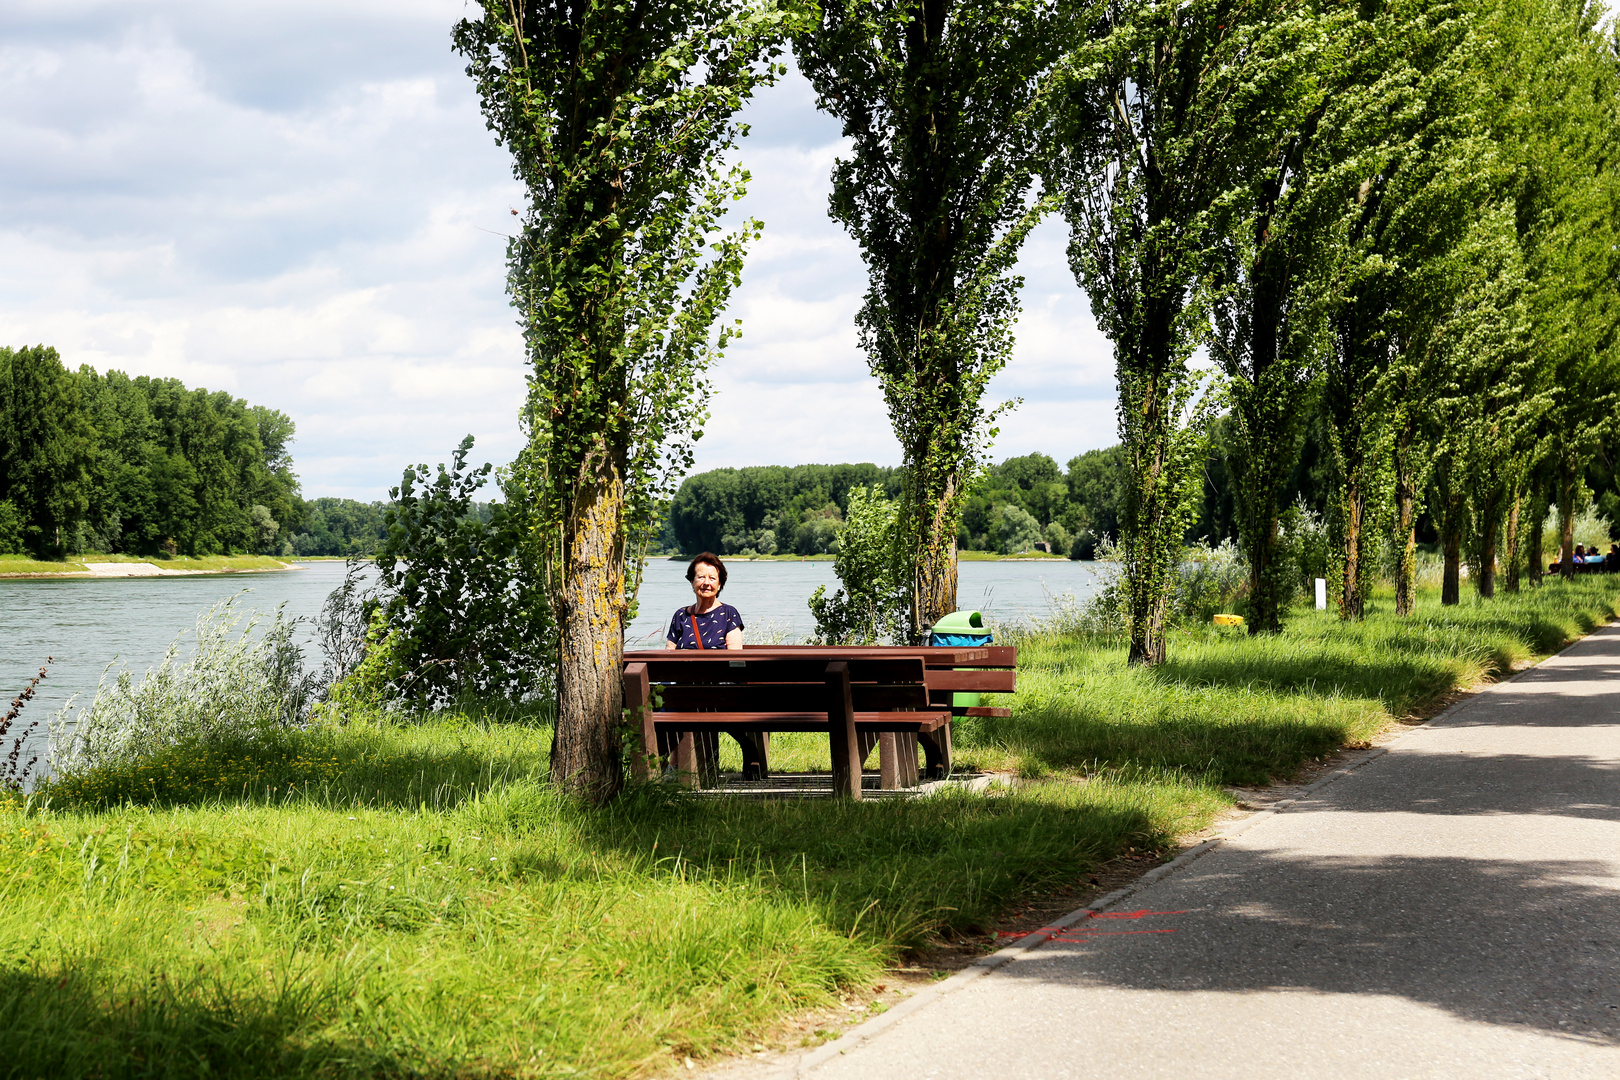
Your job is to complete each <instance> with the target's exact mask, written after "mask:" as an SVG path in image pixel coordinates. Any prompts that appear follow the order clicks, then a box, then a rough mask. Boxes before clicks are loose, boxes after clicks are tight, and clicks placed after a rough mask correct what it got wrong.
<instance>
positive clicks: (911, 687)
mask: <svg viewBox="0 0 1620 1080" xmlns="http://www.w3.org/2000/svg"><path fill="white" fill-rule="evenodd" d="M849 689H850V695H851V698H852V700H853V701H854V703H855V711H856V712H895V711H898V710H900V709H926V708H928V705H929V702H928V688H927V687H925V686H924V685H922V684H921V683H910V684H902V685H883V684H878V683H851V684H850V688H849ZM661 693H662V697H663V703H664V707H665V708H667V709H674V710H677V711H686V712H693V711H698V710H701V709H720V710H722V711H724V712H805V711H819V710H825V709H826V707H827V706H826V700H827V688H826V686H825V685H824V684H822V683H750V684H748V685H746V686H701V685H678V684H677V685H671V686H665V687H663V688H662V691H661Z"/></svg>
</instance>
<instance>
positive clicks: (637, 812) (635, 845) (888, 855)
mask: <svg viewBox="0 0 1620 1080" xmlns="http://www.w3.org/2000/svg"><path fill="white" fill-rule="evenodd" d="M1067 787H1068V788H1069V790H1068V791H1063V790H1061V789H1060V788H1058V787H1057V786H1055V785H1054V786H1052V787H1050V788H1048V789H1044V790H1042V791H1037V792H1035V793H1033V794H1013V795H1006V796H1000V797H996V798H986V797H984V796H981V795H970V794H963V795H960V796H951V795H943V796H932V797H928V798H916V799H893V800H883V801H871V802H860V803H856V802H852V801H849V800H843V799H796V800H781V801H755V800H742V799H734V800H722V799H713V800H709V799H705V800H697V799H691V798H683V797H679V796H677V797H674V798H671V797H669V796H668V795H665V794H662V793H659V792H657V791H649V792H646V793H640V794H637V793H632V794H630V795H629V796H628V797H626V798H624V799H622V800H621V801H620V803H618V804H616V805H615V806H613V807H610V808H608V809H607V810H605V811H602V812H599V813H597V814H593V815H590V816H588V817H586V818H585V819H584V820H583V822H582V823H581V834H580V837H581V841H582V842H583V843H584V844H586V845H588V846H590V847H592V848H595V849H597V850H601V851H611V852H615V853H617V854H618V855H620V856H622V857H623V858H625V859H627V860H629V861H631V862H634V861H636V860H638V859H640V860H645V861H647V862H651V863H654V864H655V869H656V870H657V871H659V872H670V873H677V872H678V873H687V874H689V873H698V874H701V875H705V876H715V877H719V878H728V877H730V876H732V875H737V874H742V875H745V876H748V877H750V878H752V879H754V880H756V881H757V882H759V883H760V885H761V886H762V887H766V888H774V889H780V890H782V891H783V892H784V893H786V894H789V895H793V896H802V897H803V898H805V899H807V900H809V901H810V902H812V903H814V904H816V905H817V906H818V907H819V908H820V909H821V910H822V911H823V912H824V913H825V915H826V917H827V918H828V919H829V921H830V922H831V923H832V924H833V925H834V926H836V927H838V929H840V930H841V931H843V932H847V933H855V932H861V933H863V934H871V935H872V937H873V938H874V939H875V940H877V941H879V942H882V943H884V944H886V945H888V946H891V947H900V948H910V947H918V946H921V945H922V944H924V942H925V941H926V939H927V938H928V937H929V936H931V935H933V934H937V933H942V932H943V933H958V932H959V933H974V932H977V931H979V930H981V929H982V928H983V927H985V926H987V925H989V924H990V923H991V922H993V920H994V919H995V917H996V916H997V915H998V914H999V913H1000V912H1001V911H1002V910H1003V909H1004V908H1005V907H1006V905H1007V904H1008V903H1009V902H1011V901H1012V900H1013V899H1015V898H1017V897H1019V896H1022V895H1027V894H1029V893H1032V892H1036V891H1040V890H1046V889H1050V888H1053V887H1055V886H1058V885H1072V884H1073V883H1074V882H1075V880H1076V879H1077V877H1079V875H1080V874H1081V873H1082V872H1084V871H1086V870H1087V869H1089V868H1090V867H1092V866H1094V865H1096V864H1097V863H1098V862H1100V861H1103V860H1106V859H1108V858H1111V857H1113V856H1114V855H1115V854H1117V853H1118V852H1119V851H1121V850H1123V849H1124V848H1125V847H1127V846H1136V847H1140V848H1148V849H1151V848H1155V847H1163V846H1165V845H1167V844H1169V843H1170V841H1171V839H1172V834H1173V832H1174V823H1172V822H1170V821H1168V820H1166V819H1164V818H1157V819H1156V818H1155V815H1154V814H1153V813H1152V812H1151V810H1150V808H1149V807H1146V806H1143V805H1140V804H1135V805H1133V804H1132V802H1131V800H1130V799H1129V798H1128V797H1123V796H1122V797H1119V798H1109V797H1107V796H1106V795H1098V794H1094V793H1087V792H1083V791H1080V790H1078V789H1077V788H1075V786H1074V785H1067Z"/></svg>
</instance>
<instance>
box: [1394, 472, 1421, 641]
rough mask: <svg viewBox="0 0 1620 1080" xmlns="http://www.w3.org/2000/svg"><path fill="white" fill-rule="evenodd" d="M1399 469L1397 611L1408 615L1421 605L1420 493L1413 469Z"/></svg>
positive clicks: (1396, 563)
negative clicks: (1416, 489) (1418, 580)
mask: <svg viewBox="0 0 1620 1080" xmlns="http://www.w3.org/2000/svg"><path fill="white" fill-rule="evenodd" d="M1396 463H1397V465H1396V472H1395V543H1396V548H1395V614H1397V615H1399V616H1400V617H1402V618H1408V617H1410V616H1411V614H1412V612H1413V611H1414V610H1416V608H1417V492H1416V491H1415V490H1414V489H1413V483H1412V476H1411V473H1410V471H1409V470H1406V469H1403V468H1401V467H1400V463H1401V458H1400V457H1399V456H1397V458H1396Z"/></svg>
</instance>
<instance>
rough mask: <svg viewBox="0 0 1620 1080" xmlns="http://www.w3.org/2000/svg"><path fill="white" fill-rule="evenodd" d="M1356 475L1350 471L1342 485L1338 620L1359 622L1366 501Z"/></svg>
mask: <svg viewBox="0 0 1620 1080" xmlns="http://www.w3.org/2000/svg"><path fill="white" fill-rule="evenodd" d="M1360 472H1361V470H1360V469H1355V470H1353V471H1352V472H1351V473H1350V475H1349V476H1347V477H1346V478H1345V483H1344V496H1343V513H1344V550H1343V552H1341V558H1342V559H1343V577H1344V580H1343V582H1342V587H1341V589H1340V592H1339V618H1341V619H1345V620H1356V619H1360V618H1361V617H1362V615H1363V614H1364V612H1365V608H1366V598H1365V597H1364V596H1363V595H1362V584H1363V581H1362V577H1363V575H1362V569H1363V568H1362V561H1363V559H1364V558H1365V553H1364V552H1363V550H1362V549H1363V547H1364V546H1365V539H1366V537H1365V534H1364V530H1363V529H1362V524H1363V519H1364V518H1365V516H1366V511H1367V499H1366V495H1365V493H1364V492H1363V491H1362V488H1361V475H1360Z"/></svg>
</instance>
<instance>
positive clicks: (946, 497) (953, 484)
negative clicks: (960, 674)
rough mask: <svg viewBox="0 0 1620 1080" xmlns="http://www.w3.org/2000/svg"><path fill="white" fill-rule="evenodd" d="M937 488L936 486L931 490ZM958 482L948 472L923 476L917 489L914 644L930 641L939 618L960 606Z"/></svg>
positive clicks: (923, 459) (918, 468)
mask: <svg viewBox="0 0 1620 1080" xmlns="http://www.w3.org/2000/svg"><path fill="white" fill-rule="evenodd" d="M913 460H914V461H915V462H919V463H920V462H926V461H927V460H928V459H927V457H926V456H920V455H919V456H914V459H913ZM912 472H913V473H914V474H920V473H921V472H922V466H921V464H913V465H912ZM930 488H933V489H934V490H930ZM957 489H958V484H957V481H956V477H955V476H946V477H945V478H944V481H943V483H940V484H937V485H927V484H926V481H924V480H922V479H921V478H919V481H918V482H917V483H916V486H915V488H914V489H913V491H914V494H913V496H912V500H911V502H912V512H913V514H914V515H915V518H914V520H913V523H912V528H913V529H914V530H915V532H914V533H913V536H914V538H915V543H914V544H913V545H911V552H910V553H911V556H912V559H913V563H912V593H911V633H912V641H913V643H914V644H918V645H926V644H927V643H928V630H927V628H929V627H932V626H933V625H934V624H935V623H937V622H939V620H941V619H943V618H944V617H945V616H947V615H949V614H950V613H951V612H953V611H955V610H956V588H957V568H956V503H957Z"/></svg>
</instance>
